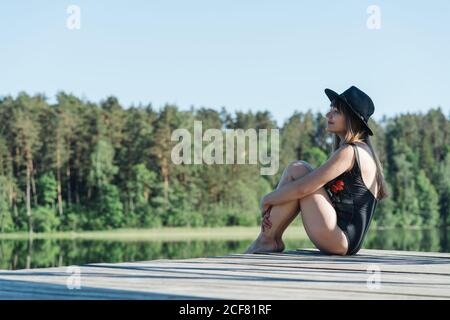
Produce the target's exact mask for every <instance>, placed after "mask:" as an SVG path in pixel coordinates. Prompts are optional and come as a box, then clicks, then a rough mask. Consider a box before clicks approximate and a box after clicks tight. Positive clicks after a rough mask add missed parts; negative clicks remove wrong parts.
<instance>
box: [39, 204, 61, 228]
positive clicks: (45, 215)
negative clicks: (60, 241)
mask: <svg viewBox="0 0 450 320" xmlns="http://www.w3.org/2000/svg"><path fill="white" fill-rule="evenodd" d="M59 225H60V219H59V218H58V216H57V215H56V213H55V211H54V210H53V209H52V208H48V207H37V208H35V209H34V210H33V228H34V231H36V232H51V231H57V229H58V227H59Z"/></svg>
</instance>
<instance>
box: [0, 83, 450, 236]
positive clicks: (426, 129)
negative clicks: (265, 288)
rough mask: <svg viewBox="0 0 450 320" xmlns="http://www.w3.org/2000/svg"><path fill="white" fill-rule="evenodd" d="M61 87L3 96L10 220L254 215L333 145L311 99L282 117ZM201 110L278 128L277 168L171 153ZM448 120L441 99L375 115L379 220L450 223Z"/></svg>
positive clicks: (2, 215) (68, 223)
mask: <svg viewBox="0 0 450 320" xmlns="http://www.w3.org/2000/svg"><path fill="white" fill-rule="evenodd" d="M55 98H56V99H55V102H54V103H49V102H48V101H49V99H48V98H47V97H46V96H45V95H43V94H36V95H29V94H27V93H25V92H22V93H19V94H18V95H17V97H12V96H2V97H0V121H1V127H0V231H1V232H5V233H6V232H19V231H26V232H50V231H70V230H106V229H115V228H157V227H164V226H171V227H173V226H189V227H202V226H232V225H242V226H253V225H255V226H256V225H258V224H259V223H260V221H261V217H260V212H259V201H260V199H261V197H262V196H264V195H265V194H266V193H268V192H270V191H272V190H273V189H274V188H275V187H276V185H277V183H278V180H279V179H280V177H281V174H282V173H283V170H284V168H285V167H286V166H287V165H288V164H289V163H290V162H291V161H294V160H300V159H301V160H306V161H308V162H309V163H310V164H311V165H313V167H318V166H320V165H321V164H323V163H324V162H325V161H326V160H327V159H328V157H329V156H330V154H331V134H330V133H328V132H327V131H326V118H325V114H322V113H320V112H317V113H313V112H312V111H311V110H307V111H305V112H299V111H297V110H293V112H292V116H290V117H289V118H288V119H287V120H286V121H285V122H284V123H283V124H281V125H280V126H278V124H277V123H276V121H275V120H274V119H273V117H272V115H271V114H270V112H269V111H258V112H256V113H254V112H252V111H248V112H243V111H236V112H235V113H234V114H231V113H229V112H228V111H227V110H226V109H225V107H221V109H220V112H219V111H217V110H215V109H213V108H206V107H200V108H194V107H192V106H191V107H190V109H189V110H186V111H183V110H180V108H179V107H178V106H176V105H172V104H166V105H164V106H163V107H161V108H159V110H156V109H155V108H154V107H153V106H152V105H151V104H148V105H138V106H131V107H124V106H122V105H121V104H120V103H119V101H118V99H117V98H115V97H113V96H110V97H107V98H106V99H104V100H102V101H100V102H99V103H93V102H90V101H87V100H85V99H81V98H78V97H76V96H74V95H72V94H68V93H65V92H59V93H58V94H57V95H56V97H55ZM326 109H327V108H324V110H326ZM195 120H199V121H202V126H203V130H206V129H208V128H216V129H220V130H225V129H239V128H242V129H247V128H254V129H256V130H258V129H279V133H280V135H279V137H280V146H279V161H280V162H279V169H278V172H277V173H276V174H273V175H261V174H260V167H261V166H260V164H246V165H242V164H234V163H233V164H211V165H206V164H188V165H187V164H174V163H173V162H172V161H171V151H172V148H173V147H174V145H175V144H176V143H177V142H175V141H171V133H172V132H173V131H174V130H176V129H178V128H186V129H188V130H189V131H190V132H193V126H194V121H195ZM449 120H450V115H449V114H444V112H443V110H442V108H441V107H437V108H434V109H430V110H428V111H427V112H426V113H415V114H414V113H407V114H400V115H396V116H395V117H391V118H387V117H386V116H383V117H382V120H381V121H380V122H378V123H377V122H375V121H373V120H372V119H371V120H370V122H369V125H370V127H371V128H372V130H373V132H374V136H372V137H371V141H372V144H373V146H374V148H375V151H376V152H377V154H378V156H379V158H380V161H381V163H382V165H383V169H384V175H385V178H386V181H387V185H388V191H389V193H390V196H389V197H388V198H386V199H384V200H383V201H381V202H380V203H379V205H378V206H377V210H376V212H375V216H374V220H373V224H375V225H376V226H380V227H407V226H417V227H436V226H446V225H449V224H450V214H449V210H450V125H449ZM205 144H206V142H205Z"/></svg>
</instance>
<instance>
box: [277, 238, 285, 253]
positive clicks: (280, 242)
mask: <svg viewBox="0 0 450 320" xmlns="http://www.w3.org/2000/svg"><path fill="white" fill-rule="evenodd" d="M275 241H276V243H277V252H283V251H284V248H285V247H284V242H283V240H282V239H281V238H277V239H275Z"/></svg>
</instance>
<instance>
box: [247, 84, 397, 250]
mask: <svg viewBox="0 0 450 320" xmlns="http://www.w3.org/2000/svg"><path fill="white" fill-rule="evenodd" d="M325 94H326V95H327V96H328V98H329V99H330V101H331V105H330V111H329V112H328V113H327V114H326V116H327V119H328V124H327V130H328V132H331V133H334V135H333V137H334V143H333V153H332V155H331V157H330V159H328V161H327V162H325V163H324V164H323V165H322V166H320V167H318V168H316V169H314V168H312V167H311V165H310V164H308V163H307V162H305V161H302V160H300V161H294V162H292V163H290V164H289V166H288V167H287V168H286V169H285V170H284V172H283V175H282V177H281V180H280V182H279V184H278V186H277V189H276V190H275V191H273V192H271V193H269V194H267V195H265V196H264V197H263V198H262V200H261V211H262V215H263V217H264V219H263V222H262V226H261V233H260V234H259V236H258V238H257V239H256V240H255V241H254V242H253V243H252V245H251V246H250V247H249V248H248V249H247V251H246V252H245V253H256V252H281V251H283V250H284V243H283V241H282V235H283V232H284V230H285V229H286V228H287V227H288V225H289V224H290V223H291V222H292V221H293V220H294V218H295V217H296V216H297V214H298V212H299V211H301V215H302V220H303V225H304V227H305V230H306V233H307V235H308V237H309V238H310V240H311V241H312V242H313V244H314V245H315V246H316V247H317V248H318V249H319V250H320V251H321V252H323V253H325V254H337V255H353V254H356V253H357V252H358V251H359V249H360V248H361V245H362V243H363V240H364V238H365V235H366V233H367V230H368V228H369V225H370V222H371V220H372V217H373V213H374V211H375V208H376V206H377V204H378V201H380V200H381V199H383V198H385V197H387V196H388V193H387V189H386V183H385V181H384V175H383V169H382V167H381V164H380V161H379V159H378V156H377V155H376V153H375V152H374V149H373V147H372V144H371V142H370V139H369V136H371V135H373V132H372V130H371V129H370V128H369V126H368V121H369V117H370V116H371V115H372V114H373V112H374V111H375V107H374V104H373V102H372V100H371V98H370V97H369V96H368V95H367V94H365V93H364V92H363V91H361V90H360V89H358V88H357V87H355V86H352V87H350V88H349V89H347V90H346V91H344V92H343V93H342V94H337V93H336V92H334V91H333V90H330V89H325Z"/></svg>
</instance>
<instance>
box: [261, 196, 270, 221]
mask: <svg viewBox="0 0 450 320" xmlns="http://www.w3.org/2000/svg"><path fill="white" fill-rule="evenodd" d="M271 208H272V205H270V204H269V203H268V202H267V195H265V196H264V197H262V198H261V205H260V209H261V216H263V217H264V215H265V214H266V212H267V211H269V210H270V209H271Z"/></svg>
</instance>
